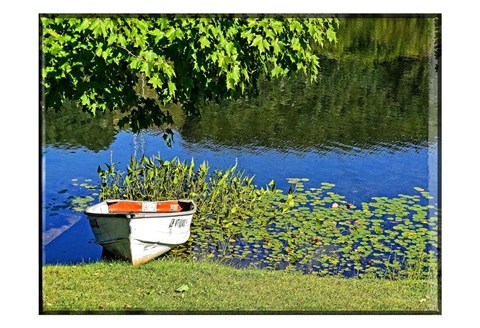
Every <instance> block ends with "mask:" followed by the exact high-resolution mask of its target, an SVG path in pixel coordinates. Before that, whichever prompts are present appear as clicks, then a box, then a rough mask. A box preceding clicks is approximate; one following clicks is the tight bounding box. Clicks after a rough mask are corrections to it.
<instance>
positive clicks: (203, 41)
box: [199, 36, 210, 49]
mask: <svg viewBox="0 0 480 328" xmlns="http://www.w3.org/2000/svg"><path fill="white" fill-rule="evenodd" d="M199 41H200V48H202V49H204V48H209V47H210V41H208V38H207V37H206V36H202V37H201V38H200V40H199Z"/></svg>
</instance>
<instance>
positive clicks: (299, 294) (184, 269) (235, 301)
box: [41, 258, 440, 313]
mask: <svg viewBox="0 0 480 328" xmlns="http://www.w3.org/2000/svg"><path fill="white" fill-rule="evenodd" d="M42 283H43V286H42V300H41V301H42V305H43V309H42V312H43V313H64V312H68V313H78V312H81V313H90V312H93V313H99V312H100V313H101V312H106V313H112V312H115V313H124V312H147V313H150V312H174V313H198V312H201V313H205V312H207V313H219V312H221V313H230V312H231V313H242V312H248V313H253V312H265V313H272V312H275V313H276V312H286V313H301V312H314V313H322V312H328V313H331V312H340V313H342V312H376V313H377V312H389V313H390V312H422V313H440V311H439V304H438V296H437V292H438V290H437V284H436V282H435V281H434V282H432V281H427V280H417V281H416V280H381V279H356V278H340V277H329V278H325V277H317V276H312V275H302V274H301V273H299V272H285V271H269V270H268V271H267V270H259V269H241V270H239V269H234V268H231V267H228V266H225V265H222V264H218V263H214V262H204V261H201V262H195V261H187V260H178V259H169V258H162V259H158V260H155V261H151V262H149V263H147V264H145V265H143V266H139V267H133V266H131V265H130V264H128V263H126V262H99V263H91V264H82V265H73V266H44V267H43V268H42ZM182 289H184V291H183V292H182V291H179V290H182Z"/></svg>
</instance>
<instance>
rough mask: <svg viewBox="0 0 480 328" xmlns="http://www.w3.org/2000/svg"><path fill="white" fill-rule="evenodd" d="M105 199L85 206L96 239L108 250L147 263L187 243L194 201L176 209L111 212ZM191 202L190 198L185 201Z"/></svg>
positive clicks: (133, 261) (135, 263)
mask: <svg viewBox="0 0 480 328" xmlns="http://www.w3.org/2000/svg"><path fill="white" fill-rule="evenodd" d="M109 202H110V203H111V202H115V201H105V202H102V203H99V204H96V205H93V206H91V207H89V208H87V209H86V211H85V213H86V214H87V216H88V219H89V222H90V227H91V228H92V232H93V234H94V236H95V241H96V242H97V243H98V244H99V245H101V246H103V247H104V250H106V251H107V252H108V253H110V254H112V255H115V256H118V257H121V258H124V259H126V260H128V261H130V262H131V263H132V264H133V265H140V264H143V263H146V262H148V261H150V260H152V259H154V258H156V257H158V256H160V255H162V254H164V253H166V252H168V251H169V250H170V249H172V248H173V247H175V246H178V245H181V244H183V243H185V242H186V241H187V240H188V238H189V237H190V225H191V222H192V217H193V213H194V212H195V209H196V208H195V204H193V202H191V204H192V205H191V208H190V209H189V210H187V211H180V212H173V213H162V212H160V213H157V212H136V213H132V212H130V213H128V212H125V213H108V204H109ZM185 202H190V201H185Z"/></svg>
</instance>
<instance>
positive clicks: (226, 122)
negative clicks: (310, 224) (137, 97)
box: [42, 19, 439, 264]
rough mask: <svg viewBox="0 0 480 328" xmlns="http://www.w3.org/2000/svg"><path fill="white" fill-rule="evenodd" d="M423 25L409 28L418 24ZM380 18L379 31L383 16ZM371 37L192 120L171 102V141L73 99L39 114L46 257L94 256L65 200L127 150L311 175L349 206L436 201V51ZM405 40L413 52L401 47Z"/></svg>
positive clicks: (258, 179) (270, 173)
mask: <svg viewBox="0 0 480 328" xmlns="http://www.w3.org/2000/svg"><path fill="white" fill-rule="evenodd" d="M372 20H373V19H371V20H370V21H372ZM370 21H369V20H363V21H362V20H356V21H354V22H353V23H352V24H351V25H350V26H351V28H350V29H348V28H347V27H346V28H345V32H344V33H345V36H347V35H349V37H350V39H349V40H350V41H351V40H353V39H354V38H353V37H352V36H351V33H353V32H352V30H353V29H359V26H365V24H367V23H369V24H377V23H375V22H374V23H371V22H370ZM373 21H374V20H373ZM420 23H421V24H420ZM420 23H418V24H420V25H418V24H417V28H418V26H421V27H422V28H424V27H423V25H422V24H423V23H422V22H421V21H420ZM389 24H393V25H392V26H397V25H401V24H399V22H397V21H393V22H390V23H389ZM409 24H411V22H410V23H409ZM377 25H378V26H383V28H384V29H385V23H383V25H382V24H380V23H378V24H377ZM387 25H388V24H387ZM408 26H410V25H408ZM387 27H388V26H387ZM397 30H399V27H398V26H397ZM409 32H410V30H409V29H408V28H405V29H404V31H403V33H404V34H405V36H404V37H403V38H402V37H398V38H397V39H396V42H400V41H398V40H401V41H402V40H403V42H406V41H405V40H407V39H408V38H407V35H408V33H409ZM349 33H350V34H349ZM420 34H421V33H420ZM376 35H378V34H376ZM341 36H342V35H341V34H340V35H339V38H340V37H341ZM421 37H422V34H421V35H420V36H418V38H421ZM359 38H360V39H361V40H363V39H362V38H367V37H366V36H365V35H363V34H362V35H361V36H359ZM414 39H415V38H414ZM368 40H370V39H368ZM415 40H416V41H417V42H419V43H420V44H421V45H422V46H423V47H425V46H424V42H420V41H418V40H417V39H415ZM351 42H352V44H353V41H351ZM369 42H370V43H368V42H366V41H365V40H363V42H358V43H357V44H356V46H355V51H356V52H361V51H362V49H371V42H376V44H377V49H383V52H382V51H381V50H378V51H377V52H376V53H375V54H371V53H368V54H367V53H363V54H361V55H359V56H358V57H359V58H363V60H340V59H338V58H334V59H327V58H323V59H322V61H321V73H320V77H319V79H318V81H317V83H313V84H312V83H309V82H308V81H306V79H305V78H304V77H302V76H298V77H296V78H290V79H282V80H274V81H266V80H262V81H261V83H260V95H259V97H257V98H254V99H248V98H246V99H241V100H237V101H230V102H224V103H221V104H212V103H207V104H202V105H201V106H200V107H201V108H200V116H198V117H185V116H184V115H183V113H182V112H181V110H180V109H179V108H176V107H172V108H171V111H172V113H173V115H174V119H175V121H176V124H177V125H176V128H175V131H174V142H173V144H172V147H167V145H166V143H165V142H164V140H163V138H162V132H161V131H159V130H155V129H151V130H148V131H144V132H141V133H137V134H134V133H132V132H130V131H129V130H122V129H119V128H117V127H116V124H115V123H116V121H118V118H117V117H115V116H114V115H111V114H103V115H99V116H97V117H96V118H91V117H90V116H88V115H87V114H85V113H82V112H79V111H78V110H76V108H75V106H72V105H71V104H70V105H68V104H67V105H66V106H65V108H64V109H63V110H62V111H60V112H57V113H55V112H53V111H48V112H46V113H45V116H44V126H43V132H44V140H43V147H42V169H43V176H42V186H43V192H42V208H43V210H42V250H43V252H42V254H43V258H42V262H43V263H44V264H53V263H80V262H89V261H98V260H100V258H101V253H102V249H101V247H100V246H98V245H96V244H95V243H93V235H92V233H91V231H90V227H89V225H88V220H87V218H86V216H85V215H84V214H83V213H81V212H77V211H75V210H74V209H73V208H72V205H71V199H72V198H73V197H77V196H85V195H87V194H88V192H87V190H86V189H85V188H83V187H82V186H81V184H82V183H83V182H84V181H85V180H87V183H89V184H95V183H96V182H97V181H98V176H97V167H98V166H99V165H102V166H104V164H105V163H110V161H112V160H113V161H114V162H120V166H121V167H125V166H126V165H127V164H128V162H129V158H130V156H132V155H134V156H140V155H143V154H146V155H156V154H158V153H159V154H160V155H161V157H162V158H165V159H171V158H173V157H174V156H177V157H179V158H180V159H181V160H190V159H191V158H192V157H193V158H195V162H196V163H200V162H201V161H204V160H206V161H208V162H209V164H210V166H211V167H212V168H220V169H225V168H227V167H229V166H232V165H233V164H235V163H236V162H238V168H239V169H241V170H245V172H246V174H248V175H255V179H254V182H255V183H256V184H257V185H266V184H267V183H268V182H269V181H270V180H272V179H274V180H275V182H276V184H277V187H278V188H279V189H283V190H287V189H288V186H289V185H288V183H287V180H286V179H287V178H293V177H298V178H303V177H305V178H309V179H310V181H309V183H308V184H307V186H318V185H319V184H320V183H321V182H330V183H333V184H335V187H334V189H333V190H334V191H335V192H337V193H339V194H341V195H344V196H346V199H347V201H348V202H350V203H353V204H360V203H361V202H365V201H369V200H371V198H372V197H375V196H377V197H378V196H387V197H394V196H397V195H398V194H402V193H403V194H411V193H412V191H413V188H414V187H421V188H423V189H425V190H427V191H429V192H430V194H431V195H432V196H433V199H432V200H431V202H432V203H433V204H434V205H437V204H436V203H437V202H438V181H437V176H438V171H437V167H438V148H439V141H438V122H437V121H438V116H437V113H438V99H437V93H438V92H437V81H438V78H437V71H436V64H437V63H436V60H435V58H434V57H433V55H432V54H430V56H423V55H422V54H421V55H420V56H415V58H414V57H413V56H408V54H407V53H400V54H399V53H396V54H392V53H391V51H389V48H388V47H383V48H382V47H378V44H384V43H388V42H390V43H391V42H393V41H392V40H387V41H385V40H373V41H372V40H370V41H369ZM425 42H426V41H425ZM429 42H431V40H430V41H429ZM390 43H388V44H390ZM400 43H401V42H400ZM361 45H362V46H363V48H361ZM397 46H398V45H397ZM349 47H350V48H351V47H354V45H349V46H347V45H343V46H342V47H340V49H341V52H347V51H348V48H349ZM397 48H398V47H397ZM397 48H395V49H397ZM401 48H402V49H406V50H405V51H407V50H408V51H411V49H410V48H409V47H408V46H407V45H404V44H401ZM417 48H418V47H417ZM346 49H347V50H346ZM385 49H386V50H385ZM429 49H430V50H431V48H429ZM421 50H422V51H424V49H423V48H421ZM350 51H351V50H350ZM342 56H343V57H347V56H345V54H344V53H342ZM332 57H334V56H331V58H332ZM369 58H370V60H367V59H369ZM90 180H91V181H90Z"/></svg>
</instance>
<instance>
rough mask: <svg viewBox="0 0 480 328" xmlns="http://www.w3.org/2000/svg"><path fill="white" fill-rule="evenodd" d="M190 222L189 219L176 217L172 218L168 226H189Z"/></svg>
mask: <svg viewBox="0 0 480 328" xmlns="http://www.w3.org/2000/svg"><path fill="white" fill-rule="evenodd" d="M187 224H188V219H181V218H176V219H172V220H171V221H170V225H169V226H168V227H169V228H183V227H185V226H187Z"/></svg>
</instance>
